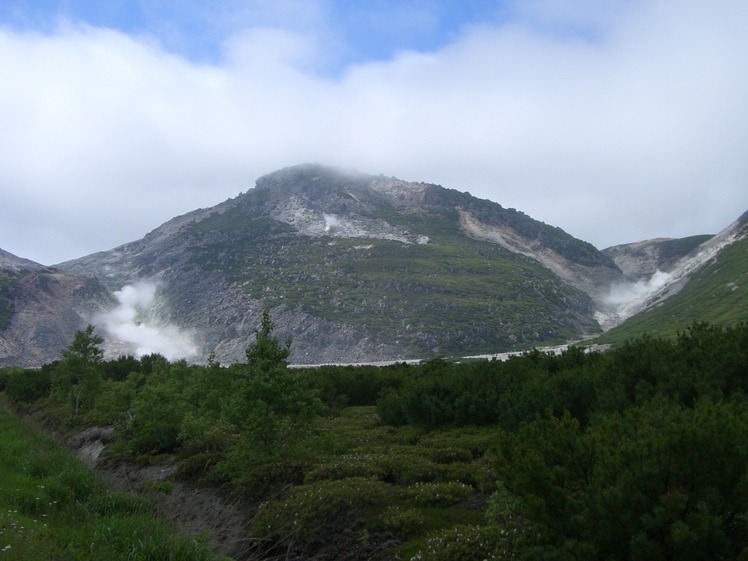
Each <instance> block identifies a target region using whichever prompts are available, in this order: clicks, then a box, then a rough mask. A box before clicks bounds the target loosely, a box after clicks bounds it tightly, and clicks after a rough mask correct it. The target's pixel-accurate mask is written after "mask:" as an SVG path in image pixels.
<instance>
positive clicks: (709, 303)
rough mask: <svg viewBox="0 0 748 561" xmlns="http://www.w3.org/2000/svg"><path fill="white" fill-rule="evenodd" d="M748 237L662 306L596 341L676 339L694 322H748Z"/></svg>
mask: <svg viewBox="0 0 748 561" xmlns="http://www.w3.org/2000/svg"><path fill="white" fill-rule="evenodd" d="M747 291H748V238H747V239H743V240H740V241H737V242H735V243H733V244H731V245H729V246H727V247H726V248H724V249H723V250H722V251H721V252H720V253H719V255H718V256H717V257H716V258H715V259H713V260H712V261H711V262H710V263H708V264H706V265H705V266H704V267H702V268H701V269H699V270H698V271H697V272H696V273H695V274H694V275H693V276H692V277H691V278H690V279H689V281H688V283H687V284H686V285H685V286H684V287H683V289H682V290H681V291H680V292H679V293H678V294H675V295H673V296H670V297H669V298H668V299H666V300H665V301H664V302H662V303H661V304H658V305H657V306H655V307H653V308H651V309H649V310H646V311H644V312H642V313H640V314H637V315H636V316H634V317H632V318H629V319H628V320H626V321H625V322H624V323H622V324H621V325H620V326H618V327H616V328H614V329H611V330H610V331H608V332H606V333H605V334H603V335H602V336H600V337H599V338H598V339H597V341H599V342H600V343H616V344H620V343H622V342H623V341H625V340H626V339H630V338H633V337H639V336H641V335H643V334H645V333H653V334H657V335H661V336H663V337H674V336H675V335H676V333H677V332H678V330H683V329H685V327H686V326H687V325H689V324H690V323H692V322H694V321H707V322H711V323H716V324H718V325H735V324H736V323H738V322H741V321H746V319H748V296H746V292H747Z"/></svg>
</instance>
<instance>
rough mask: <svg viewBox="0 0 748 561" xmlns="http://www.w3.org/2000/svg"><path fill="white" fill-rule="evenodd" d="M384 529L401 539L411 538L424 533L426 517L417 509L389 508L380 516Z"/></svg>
mask: <svg viewBox="0 0 748 561" xmlns="http://www.w3.org/2000/svg"><path fill="white" fill-rule="evenodd" d="M380 520H381V524H382V527H383V528H384V529H385V530H388V531H390V532H392V533H393V534H395V535H397V536H398V537H401V538H409V537H411V536H414V535H417V534H418V533H419V532H420V531H422V529H423V527H424V524H425V520H426V519H425V517H424V515H423V514H422V513H421V512H419V511H418V509H415V508H403V507H400V506H390V507H387V508H386V509H385V510H384V512H382V514H381V516H380Z"/></svg>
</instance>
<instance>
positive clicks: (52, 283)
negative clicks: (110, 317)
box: [0, 250, 113, 366]
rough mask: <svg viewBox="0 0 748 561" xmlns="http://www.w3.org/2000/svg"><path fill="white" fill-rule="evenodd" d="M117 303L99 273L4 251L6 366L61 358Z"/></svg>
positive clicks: (1, 337) (2, 361) (0, 361)
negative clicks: (46, 263)
mask: <svg viewBox="0 0 748 561" xmlns="http://www.w3.org/2000/svg"><path fill="white" fill-rule="evenodd" d="M112 304H113V298H112V296H111V293H110V291H109V290H108V289H107V288H106V287H104V285H102V284H101V283H100V282H99V280H98V278H96V276H95V275H93V274H90V273H67V272H63V271H59V270H55V269H52V268H48V267H45V266H44V265H40V264H39V263H35V262H33V261H29V260H28V259H22V258H19V257H16V256H15V255H13V254H11V253H8V252H7V251H3V250H0V366H3V365H18V366H38V365H41V364H43V363H45V362H49V361H50V360H54V359H55V358H59V354H60V350H61V349H63V348H64V347H65V346H67V345H68V343H69V342H70V340H71V339H72V335H73V333H74V332H75V331H76V330H77V329H80V328H81V327H82V326H84V325H85V324H86V322H88V321H89V319H90V318H91V317H92V316H93V315H95V314H96V313H100V312H103V311H105V310H106V309H108V308H110V307H111V306H112Z"/></svg>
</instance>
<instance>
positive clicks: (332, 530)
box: [253, 477, 390, 555]
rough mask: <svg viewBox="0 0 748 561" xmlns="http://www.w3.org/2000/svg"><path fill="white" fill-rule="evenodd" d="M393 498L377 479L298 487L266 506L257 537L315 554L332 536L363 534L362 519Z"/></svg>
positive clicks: (259, 516) (256, 528) (258, 519)
mask: <svg viewBox="0 0 748 561" xmlns="http://www.w3.org/2000/svg"><path fill="white" fill-rule="evenodd" d="M389 499H390V496H389V492H388V487H387V485H386V484H385V483H383V482H381V481H378V480H376V479H371V478H365V477H351V478H348V479H338V480H334V481H320V482H315V483H310V484H305V485H300V486H298V487H294V488H292V489H291V490H290V492H289V493H288V495H286V496H285V497H283V498H280V499H278V500H274V501H271V502H266V503H264V504H263V505H262V506H261V507H260V509H259V510H258V512H257V515H256V516H255V520H254V524H253V528H254V534H255V535H257V536H259V537H261V538H267V539H270V540H272V541H274V542H275V543H277V544H279V545H284V546H294V547H296V548H298V549H299V550H300V551H303V552H304V553H306V554H307V555H313V554H315V553H316V552H317V549H318V548H319V547H320V546H321V545H322V544H324V543H325V542H327V543H329V542H330V536H335V535H343V534H344V533H346V534H350V532H351V531H352V530H354V531H358V533H359V534H361V533H362V532H363V531H364V529H363V527H362V526H363V524H362V517H363V516H364V515H365V514H366V511H367V510H368V509H369V508H370V507H373V506H381V505H384V504H386V503H387V502H388V501H389Z"/></svg>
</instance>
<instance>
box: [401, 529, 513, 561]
mask: <svg viewBox="0 0 748 561" xmlns="http://www.w3.org/2000/svg"><path fill="white" fill-rule="evenodd" d="M505 538H506V536H505V531H503V530H502V529H501V528H499V527H498V526H456V527H454V528H451V529H449V530H444V531H441V532H438V533H436V534H435V535H433V536H432V537H430V538H429V539H428V540H426V543H425V546H424V547H423V549H421V550H420V551H419V552H418V553H416V554H415V555H414V556H413V557H411V561H475V560H476V559H483V560H491V561H493V560H496V561H498V560H504V559H519V557H518V556H516V555H515V554H514V551H513V550H512V548H511V544H510V543H509V542H508V540H506V539H505Z"/></svg>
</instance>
